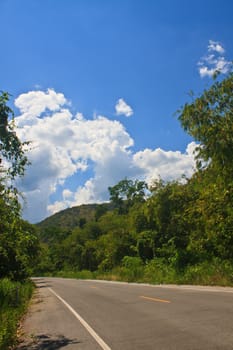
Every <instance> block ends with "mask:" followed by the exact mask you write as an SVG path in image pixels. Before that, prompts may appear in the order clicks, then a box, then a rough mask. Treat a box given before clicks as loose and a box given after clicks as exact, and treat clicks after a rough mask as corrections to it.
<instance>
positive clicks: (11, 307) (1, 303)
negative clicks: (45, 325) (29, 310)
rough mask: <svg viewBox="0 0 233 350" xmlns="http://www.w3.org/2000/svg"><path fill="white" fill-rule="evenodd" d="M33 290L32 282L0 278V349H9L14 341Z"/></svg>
mask: <svg viewBox="0 0 233 350" xmlns="http://www.w3.org/2000/svg"><path fill="white" fill-rule="evenodd" d="M32 292H33V283H32V282H31V281H26V282H13V281H10V280H9V279H7V278H4V279H0V350H6V349H9V348H10V346H11V345H13V344H14V343H15V341H16V331H17V326H18V322H19V319H20V317H21V316H22V314H23V313H24V312H25V310H26V306H27V303H28V301H29V300H30V298H31V296H32Z"/></svg>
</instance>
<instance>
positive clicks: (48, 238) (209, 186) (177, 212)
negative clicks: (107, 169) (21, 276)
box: [35, 74, 233, 285]
mask: <svg viewBox="0 0 233 350" xmlns="http://www.w3.org/2000/svg"><path fill="white" fill-rule="evenodd" d="M178 119H179V121H180V123H181V125H182V127H183V128H184V130H185V131H186V132H188V133H189V134H190V135H191V136H192V137H193V138H194V139H195V140H196V141H197V143H198V144H199V146H197V148H196V153H195V154H196V162H197V165H196V172H195V173H194V175H193V176H192V177H191V178H190V179H185V178H182V179H180V180H178V181H174V182H164V181H162V180H155V181H154V183H153V184H152V185H151V186H150V187H149V188H148V185H147V184H146V183H145V182H143V181H138V180H129V179H127V178H125V179H123V180H122V181H120V182H119V183H118V184H116V185H115V186H113V187H110V188H109V194H110V202H111V205H112V207H110V208H109V207H108V206H107V205H92V206H82V207H78V208H72V209H69V210H65V211H63V212H62V213H58V214H56V215H54V216H53V217H52V218H49V219H47V220H46V221H44V222H42V223H41V224H39V225H38V227H39V230H40V237H41V240H42V248H41V253H40V254H41V259H40V263H39V264H38V266H37V270H35V273H38V274H41V273H44V274H52V275H64V276H81V277H85V276H87V277H90V276H91V277H96V276H98V278H114V279H122V280H128V281H134V280H137V281H147V282H153V283H165V282H167V283H170V282H171V283H201V284H221V285H233V180H232V173H233V76H232V74H230V75H229V76H228V77H227V78H226V79H225V80H223V81H221V82H220V81H216V82H215V83H214V84H213V85H212V86H211V87H210V88H209V89H208V90H205V91H204V92H203V94H202V95H201V96H199V97H197V98H194V97H192V101H191V103H187V104H186V105H185V106H184V107H183V108H181V110H180V111H179V112H178ZM84 208H85V210H86V211H85V212H84ZM109 209H110V210H109ZM45 224H46V225H45Z"/></svg>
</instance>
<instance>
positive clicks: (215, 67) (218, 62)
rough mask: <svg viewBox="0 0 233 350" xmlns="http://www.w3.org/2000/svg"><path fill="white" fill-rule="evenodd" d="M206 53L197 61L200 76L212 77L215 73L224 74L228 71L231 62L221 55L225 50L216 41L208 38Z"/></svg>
mask: <svg viewBox="0 0 233 350" xmlns="http://www.w3.org/2000/svg"><path fill="white" fill-rule="evenodd" d="M207 50H208V54H207V55H205V56H203V57H202V58H201V59H200V61H199V62H198V71H199V74H200V76H201V77H202V78H203V77H209V78H211V77H213V75H214V74H215V73H217V72H218V73H223V74H226V73H228V72H229V71H230V69H231V66H232V63H231V62H230V61H227V60H226V58H225V57H224V56H223V54H224V53H225V50H224V48H223V46H222V44H221V43H219V42H218V41H213V40H209V45H208V48H207Z"/></svg>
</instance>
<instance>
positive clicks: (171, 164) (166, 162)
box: [133, 142, 196, 183]
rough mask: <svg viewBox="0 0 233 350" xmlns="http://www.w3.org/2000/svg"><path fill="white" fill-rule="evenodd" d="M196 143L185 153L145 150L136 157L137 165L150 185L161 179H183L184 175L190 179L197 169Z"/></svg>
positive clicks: (191, 144) (159, 149) (158, 149)
mask: <svg viewBox="0 0 233 350" xmlns="http://www.w3.org/2000/svg"><path fill="white" fill-rule="evenodd" d="M195 148H196V144H195V142H192V143H190V144H189V145H188V146H187V148H186V152H185V153H181V152H180V151H164V150H162V149H161V148H157V149H155V150H151V149H145V150H143V151H140V152H137V153H136V154H135V155H134V157H133V158H134V162H135V164H136V165H137V166H138V167H139V168H141V169H142V171H143V172H144V175H145V179H146V181H147V182H148V183H150V182H151V181H153V180H154V179H158V178H159V177H161V178H162V179H163V180H166V181H170V180H174V179H179V178H181V176H182V175H186V176H187V177H190V176H191V175H192V173H193V171H194V168H195V160H194V151H195Z"/></svg>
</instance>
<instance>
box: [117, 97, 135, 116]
mask: <svg viewBox="0 0 233 350" xmlns="http://www.w3.org/2000/svg"><path fill="white" fill-rule="evenodd" d="M115 110H116V114H117V115H125V116H126V117H131V115H133V109H132V108H131V107H130V106H129V105H128V104H127V103H126V102H125V101H124V100H123V98H120V99H119V100H118V101H117V103H116V105H115Z"/></svg>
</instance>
